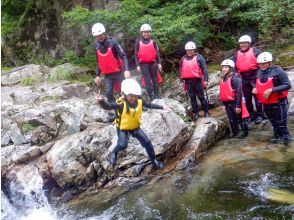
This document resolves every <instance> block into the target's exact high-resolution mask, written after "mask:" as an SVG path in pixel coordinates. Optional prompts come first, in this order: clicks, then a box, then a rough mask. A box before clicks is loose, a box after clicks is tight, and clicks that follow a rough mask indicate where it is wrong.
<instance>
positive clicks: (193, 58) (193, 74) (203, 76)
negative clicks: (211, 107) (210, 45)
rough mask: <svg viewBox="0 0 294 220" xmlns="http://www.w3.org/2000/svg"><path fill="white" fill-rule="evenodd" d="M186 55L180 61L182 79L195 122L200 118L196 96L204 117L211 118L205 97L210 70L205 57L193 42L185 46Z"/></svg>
mask: <svg viewBox="0 0 294 220" xmlns="http://www.w3.org/2000/svg"><path fill="white" fill-rule="evenodd" d="M185 50H186V54H185V55H184V56H183V57H182V59H181V61H180V78H181V82H182V81H183V82H184V90H185V91H186V90H187V93H188V95H189V98H190V100H191V105H192V111H193V118H192V119H193V120H194V121H196V120H197V119H198V117H199V113H198V105H197V100H196V96H198V98H199V100H200V102H201V105H202V108H203V110H204V117H209V113H208V100H206V99H205V97H204V89H206V87H207V85H208V70H207V66H206V62H205V59H204V57H203V56H202V55H201V54H199V53H197V52H196V44H195V43H194V42H192V41H190V42H188V43H186V45H185Z"/></svg>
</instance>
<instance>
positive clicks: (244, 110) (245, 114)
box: [241, 97, 250, 119]
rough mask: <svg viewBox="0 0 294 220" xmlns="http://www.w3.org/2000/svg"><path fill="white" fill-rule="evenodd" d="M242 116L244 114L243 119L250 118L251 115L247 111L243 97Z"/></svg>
mask: <svg viewBox="0 0 294 220" xmlns="http://www.w3.org/2000/svg"><path fill="white" fill-rule="evenodd" d="M241 114H242V119H243V118H249V117H250V114H249V112H248V110H247V107H246V105H245V100H243V97H242V101H241Z"/></svg>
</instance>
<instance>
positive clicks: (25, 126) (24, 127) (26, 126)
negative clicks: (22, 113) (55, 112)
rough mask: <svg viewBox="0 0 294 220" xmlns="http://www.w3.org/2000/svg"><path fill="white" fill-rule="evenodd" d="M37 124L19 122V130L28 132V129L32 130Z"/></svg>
mask: <svg viewBox="0 0 294 220" xmlns="http://www.w3.org/2000/svg"><path fill="white" fill-rule="evenodd" d="M37 127H38V126H35V125H33V124H30V123H23V124H21V126H20V130H21V131H22V132H23V133H28V132H30V131H33V130H35V129H36V128H37Z"/></svg>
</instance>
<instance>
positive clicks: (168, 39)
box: [1, 0, 294, 69]
mask: <svg viewBox="0 0 294 220" xmlns="http://www.w3.org/2000/svg"><path fill="white" fill-rule="evenodd" d="M1 6H2V14H1V18H2V36H3V37H5V40H6V42H7V41H8V45H22V44H20V43H18V41H19V40H20V39H22V37H23V35H24V34H25V33H27V31H25V30H29V27H30V25H31V22H34V20H33V19H32V17H33V16H34V15H35V12H36V11H38V10H42V11H43V13H44V11H45V12H46V10H47V11H48V10H49V8H51V9H52V7H53V6H52V5H50V2H48V1H44V0H27V1H17V0H11V1H8V0H3V1H2V2H1ZM293 17H294V1H293V0H280V1H275V0H259V1H255V0H218V1H216V0H199V1H193V0H179V1H174V0H172V1H165V0H124V1H121V2H120V4H119V8H118V10H116V11H107V10H94V11H90V10H88V9H86V8H83V7H82V6H79V5H78V6H76V7H75V8H74V9H72V10H71V11H68V12H64V13H63V18H65V19H66V20H67V23H68V25H69V26H68V27H67V28H80V27H82V26H85V25H86V26H89V27H90V26H92V25H93V24H94V23H96V22H101V23H104V24H105V26H106V29H107V33H108V34H109V35H110V36H118V34H119V33H123V36H124V39H123V42H121V43H124V45H126V47H129V45H133V44H134V41H135V39H136V38H137V37H138V36H139V35H140V32H139V29H140V26H141V25H142V24H143V23H149V24H150V25H151V26H152V28H153V31H152V37H153V38H154V39H155V40H156V41H157V42H158V44H159V47H160V50H161V53H162V57H163V59H165V60H171V59H169V58H171V57H174V56H175V54H177V55H178V54H180V53H182V51H183V47H184V45H185V43H186V42H187V41H190V40H193V41H195V42H196V44H197V47H208V48H210V49H219V50H227V49H232V48H234V47H235V46H236V45H235V44H236V42H237V39H238V37H239V36H240V35H242V34H245V33H250V34H252V33H254V34H255V35H258V36H257V37H258V38H259V40H266V41H268V42H271V41H275V40H276V39H278V38H288V39H289V38H290V37H291V36H292V39H293V35H294V28H293ZM118 40H121V39H118ZM92 42H93V37H92V36H91V34H90V33H89V36H88V37H87V38H86V39H84V40H83V41H82V42H81V45H82V46H83V47H84V52H85V54H84V55H83V56H82V57H78V56H77V54H75V52H74V51H70V50H69V51H66V52H65V54H64V56H63V57H61V58H60V59H55V58H52V57H51V55H50V54H45V55H44V56H43V57H41V58H37V57H35V51H34V47H32V46H31V45H30V44H28V45H24V46H17V47H18V48H19V49H18V50H16V51H15V56H17V57H18V58H19V59H20V60H23V61H24V62H30V61H35V60H37V61H39V62H41V63H42V62H43V63H45V64H46V65H49V66H54V65H58V64H62V63H65V62H70V63H73V64H76V65H80V66H87V67H89V68H93V69H94V68H95V65H96V62H95V59H96V58H95V55H93V47H92ZM22 43H23V42H22ZM128 50H130V51H132V48H126V51H128ZM129 53H130V54H132V52H129ZM130 54H129V55H130ZM129 58H130V57H129ZM4 59H5V57H4ZM2 61H3V59H2ZM4 61H5V60H4ZM172 62H175V60H172V61H171V62H170V61H168V63H172ZM7 63H9V62H7ZM17 64H18V65H19V64H22V63H17Z"/></svg>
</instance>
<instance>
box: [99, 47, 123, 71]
mask: <svg viewBox="0 0 294 220" xmlns="http://www.w3.org/2000/svg"><path fill="white" fill-rule="evenodd" d="M96 53H97V57H98V67H99V69H100V71H101V73H102V74H103V75H107V74H112V73H117V72H119V71H120V70H121V69H122V67H123V61H122V60H121V59H120V58H119V59H116V58H115V57H114V55H113V52H112V48H111V47H109V48H108V49H107V52H106V53H105V54H102V53H101V52H100V49H98V50H97V51H96Z"/></svg>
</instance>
